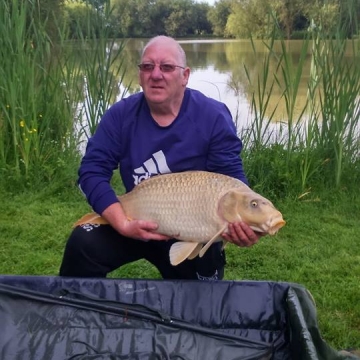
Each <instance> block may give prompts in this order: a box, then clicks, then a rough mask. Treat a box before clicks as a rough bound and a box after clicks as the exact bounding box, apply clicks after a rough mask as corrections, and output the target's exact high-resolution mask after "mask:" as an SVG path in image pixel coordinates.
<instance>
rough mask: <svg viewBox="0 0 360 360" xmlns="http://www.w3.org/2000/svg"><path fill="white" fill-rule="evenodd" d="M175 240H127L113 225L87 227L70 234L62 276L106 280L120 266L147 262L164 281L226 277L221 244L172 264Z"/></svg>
mask: <svg viewBox="0 0 360 360" xmlns="http://www.w3.org/2000/svg"><path fill="white" fill-rule="evenodd" d="M175 241H176V240H169V241H147V242H145V241H140V240H135V239H130V238H126V237H124V236H121V235H120V234H119V233H118V232H116V231H115V230H114V229H113V228H112V227H111V226H110V225H90V224H84V225H81V226H78V227H76V228H75V229H74V230H73V232H72V233H71V235H70V237H69V239H68V242H67V244H66V247H65V251H64V256H63V260H62V264H61V267H60V276H70V277H106V276H107V274H108V273H110V272H111V271H113V270H115V269H117V268H119V267H120V266H122V265H124V264H127V263H129V262H133V261H136V260H139V259H146V260H148V261H149V262H151V263H152V264H153V265H154V266H156V267H157V269H158V270H159V272H160V274H161V276H162V277H163V278H164V279H199V280H219V279H222V278H223V276H224V266H225V253H224V251H223V250H221V246H222V244H221V242H217V243H215V244H213V245H212V246H211V247H210V248H209V249H208V251H207V252H206V253H205V255H204V256H203V257H202V258H200V257H198V256H197V257H196V258H195V259H193V260H185V261H184V262H182V263H181V264H179V265H177V266H173V265H171V264H170V259H169V250H170V247H171V245H172V244H173V243H174V242H175Z"/></svg>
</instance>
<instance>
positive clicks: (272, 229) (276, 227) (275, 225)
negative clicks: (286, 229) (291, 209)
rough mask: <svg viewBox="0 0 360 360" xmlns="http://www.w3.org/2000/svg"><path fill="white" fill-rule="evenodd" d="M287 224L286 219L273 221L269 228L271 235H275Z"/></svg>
mask: <svg viewBox="0 0 360 360" xmlns="http://www.w3.org/2000/svg"><path fill="white" fill-rule="evenodd" d="M285 224H286V221H285V220H284V219H281V220H276V221H273V222H272V224H271V225H270V227H269V230H268V233H269V235H275V234H276V233H277V232H278V231H279V230H280V229H281V228H282V227H283V226H284V225H285Z"/></svg>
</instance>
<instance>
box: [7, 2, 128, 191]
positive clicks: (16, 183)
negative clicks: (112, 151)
mask: <svg viewBox="0 0 360 360" xmlns="http://www.w3.org/2000/svg"><path fill="white" fill-rule="evenodd" d="M38 10H39V9H38V8H37V2H28V1H19V0H14V1H13V2H8V1H1V2H0V61H1V64H2V66H1V68H0V89H1V92H0V169H1V170H0V171H1V181H2V182H4V185H5V186H10V187H21V186H24V185H26V186H34V185H35V184H38V185H40V186H42V185H41V184H42V182H51V181H53V180H56V181H58V180H59V183H61V182H62V180H61V176H65V177H69V176H70V177H71V178H72V179H73V177H74V176H75V175H74V174H76V167H77V166H78V161H79V156H80V153H79V151H78V149H79V142H80V141H81V139H82V137H83V135H84V134H85V133H86V134H88V132H89V133H90V134H92V133H93V132H94V130H95V128H96V126H97V123H98V121H99V119H100V117H101V115H102V114H103V113H104V112H105V110H106V109H107V108H108V106H109V104H110V102H112V101H113V100H114V98H115V97H116V96H117V95H118V92H119V91H116V89H117V88H120V87H121V84H122V78H123V74H124V73H125V66H123V63H121V61H120V64H121V65H120V66H118V65H117V66H115V65H114V64H115V60H118V58H119V57H121V53H122V51H123V46H124V45H123V44H122V43H121V44H120V46H118V43H116V42H115V41H112V40H109V29H108V27H107V24H106V18H107V16H109V11H110V10H109V8H108V7H105V8H104V10H103V11H102V12H101V13H100V11H99V13H97V17H96V18H94V16H93V14H91V15H90V14H89V19H88V29H87V34H86V36H85V31H84V29H83V28H80V27H78V28H77V38H78V39H79V40H78V41H77V43H75V42H74V41H73V42H69V31H68V30H69V26H68V24H66V23H64V22H61V21H60V20H61V19H56V18H54V17H53V16H52V14H51V13H48V14H46V16H44V17H43V18H41V19H39V16H34V14H37V13H38ZM90 16H91V21H92V22H90ZM33 19H36V20H33ZM50 20H51V21H52V24H53V23H54V25H52V29H53V30H54V29H55V30H56V33H54V32H53V33H52V34H51V36H50V34H49V33H48V31H47V28H48V27H47V23H48V21H50ZM74 44H75V45H74ZM75 49H76V50H75ZM118 63H119V61H117V64H118ZM125 90H126V89H125ZM84 129H86V131H84ZM87 131H88V132H87ZM61 174H62V175H61Z"/></svg>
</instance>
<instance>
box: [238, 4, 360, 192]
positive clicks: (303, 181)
mask: <svg viewBox="0 0 360 360" xmlns="http://www.w3.org/2000/svg"><path fill="white" fill-rule="evenodd" d="M351 4H352V5H353V4H354V3H353V2H351V1H349V6H351ZM349 11H350V10H349ZM276 34H278V31H276V30H274V31H273V38H272V39H270V40H268V41H266V42H265V46H266V47H267V49H268V55H267V56H266V57H265V61H264V62H263V63H262V64H261V66H262V68H261V70H260V71H259V75H258V78H257V79H256V80H255V81H256V82H255V81H254V80H252V79H251V78H250V76H248V80H249V84H250V86H251V87H252V88H253V98H252V102H251V110H252V114H253V120H252V123H251V127H250V129H245V130H244V131H243V133H242V134H241V136H242V137H243V138H244V139H246V146H245V150H244V159H245V162H246V168H247V172H248V174H249V177H250V180H251V183H253V184H256V186H259V187H261V188H262V189H263V190H264V191H265V192H273V193H274V194H275V195H278V196H280V195H283V194H284V193H287V192H290V193H294V194H297V196H299V197H303V196H308V195H309V194H311V192H312V191H314V189H320V188H322V189H323V188H324V187H325V188H326V187H328V188H334V189H341V188H344V187H347V188H349V187H356V186H357V185H356V183H357V180H356V179H357V178H359V176H360V173H359V154H360V152H359V151H360V145H359V144H360V140H359V119H360V117H359V115H360V111H359V108H360V99H359V93H360V88H359V87H360V61H359V40H358V39H353V40H348V39H347V38H346V36H345V30H344V29H337V30H336V31H335V32H334V33H333V34H330V35H331V36H330V37H331V40H327V39H328V37H329V34H328V33H325V32H323V31H322V29H321V24H319V26H318V27H313V28H312V30H311V31H309V37H308V38H307V39H305V40H304V41H303V43H302V49H301V51H300V55H299V58H298V59H296V63H294V60H293V59H292V58H291V56H290V55H289V52H288V50H287V41H286V40H284V39H280V40H279V42H280V47H279V46H276V41H275V36H276ZM279 48H280V50H279ZM254 51H255V52H256V49H255V47H254ZM309 56H310V57H311V68H310V73H309V74H307V73H305V71H309V70H308V69H306V68H305V66H304V64H305V60H306V59H307V58H308V57H309ZM270 58H272V62H273V63H274V62H275V64H276V66H275V69H274V70H273V71H272V68H271V67H270V61H269V59H270ZM304 74H305V75H306V76H307V78H308V81H307V88H308V92H307V100H306V101H305V105H304V106H303V107H302V108H298V105H297V97H298V94H299V86H300V79H301V77H302V76H304ZM271 92H275V93H277V92H278V93H280V94H281V95H280V97H279V102H280V101H282V102H284V103H285V115H284V118H283V120H282V121H280V122H279V123H278V124H277V125H276V126H277V129H278V130H277V134H278V136H276V137H274V136H272V134H271V132H269V129H270V128H271V127H272V128H274V119H273V116H274V111H273V110H271V109H269V108H268V106H269V101H268V97H269V93H271ZM269 114H270V115H269ZM270 124H271V127H270ZM257 149H261V150H260V151H257ZM311 189H312V190H311Z"/></svg>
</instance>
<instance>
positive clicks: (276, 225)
mask: <svg viewBox="0 0 360 360" xmlns="http://www.w3.org/2000/svg"><path fill="white" fill-rule="evenodd" d="M285 224H286V221H285V220H284V219H283V218H280V219H272V220H270V221H268V222H267V223H266V224H264V225H263V226H260V227H259V226H256V225H252V226H250V227H251V229H253V230H254V231H257V232H259V233H263V234H269V235H275V234H276V233H277V232H278V231H279V230H280V229H281V228H282V227H283V226H284V225H285Z"/></svg>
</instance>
